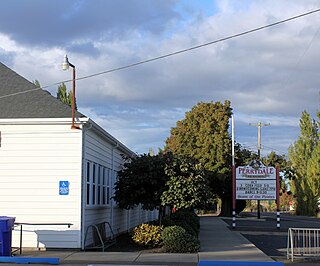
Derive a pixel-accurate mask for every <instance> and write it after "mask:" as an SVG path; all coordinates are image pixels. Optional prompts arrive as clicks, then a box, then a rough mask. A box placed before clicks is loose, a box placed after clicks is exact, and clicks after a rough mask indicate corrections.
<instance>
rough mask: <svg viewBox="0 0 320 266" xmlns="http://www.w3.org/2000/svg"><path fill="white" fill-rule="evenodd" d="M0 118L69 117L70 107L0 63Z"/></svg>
mask: <svg viewBox="0 0 320 266" xmlns="http://www.w3.org/2000/svg"><path fill="white" fill-rule="evenodd" d="M7 95H11V96H9V97H6V96H7ZM76 117H84V115H83V114H81V113H79V112H76ZM0 118H71V107H70V106H68V105H66V104H64V103H62V102H61V101H60V100H58V99H57V98H55V97H53V96H52V95H51V94H50V93H49V92H47V91H45V90H42V89H37V88H36V86H35V85H34V84H33V83H32V82H30V81H28V80H26V79H25V78H23V77H22V76H20V75H18V74H17V73H16V72H14V71H13V70H11V69H10V68H8V67H6V66H5V65H3V64H2V63H0Z"/></svg>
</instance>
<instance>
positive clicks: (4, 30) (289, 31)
mask: <svg viewBox="0 0 320 266" xmlns="http://www.w3.org/2000/svg"><path fill="white" fill-rule="evenodd" d="M319 7H320V4H319V3H318V1H316V0H304V1H292V0H282V1H279V0H269V1H265V0H255V1H249V0H243V1H239V0H217V1H212V0H203V1H196V0H194V1H192V0H188V1H186V0H185V1H182V0H181V1H179V0H163V1H160V0H117V1H116V0H109V1H105V0H69V1H65V0H55V1H49V0H24V1H18V0H2V1H1V10H0V61H1V62H2V63H4V64H5V65H7V66H8V67H10V68H12V69H13V70H15V71H16V72H18V73H19V74H20V75H22V76H24V77H25V78H27V79H28V80H30V81H33V80H39V81H40V83H41V85H42V86H46V85H50V84H54V83H57V82H60V81H63V80H68V79H70V78H71V72H63V71H62V70H61V62H62V60H63V57H64V55H65V54H68V57H69V60H70V62H72V63H73V64H74V65H76V69H77V77H83V76H86V75H91V74H94V73H98V72H102V71H106V70H110V69H113V68H117V67H121V66H124V65H128V64H132V63H135V62H138V61H141V60H145V59H150V58H153V57H157V56H160V55H164V54H167V53H172V52H175V51H178V50H181V49H185V48H188V47H192V46H195V45H199V44H203V43H206V42H210V41H214V40H217V39H220V38H224V37H227V36H229V35H233V34H237V33H240V32H243V31H247V30H250V29H253V28H256V27H260V26H263V25H266V24H269V23H273V22H276V21H279V20H283V19H286V18H288V17H291V16H295V15H298V14H301V13H305V12H308V11H311V10H314V9H317V8H319ZM318 25H320V12H319V13H316V14H313V15H309V16H306V17H303V18H300V19H297V20H294V21H291V22H288V23H286V24H282V25H279V26H275V27H273V28H269V29H265V30H263V31H259V32H255V33H252V34H249V35H245V36H242V37H239V38H236V39H232V40H228V41H225V42H220V43H217V44H214V45H210V46H206V47H204V48H201V49H198V50H193V51H191V52H188V53H183V54H179V55H177V56H174V57H169V58H166V59H163V60H159V61H155V62H151V63H148V64H144V65H140V66H136V67H133V68H128V69H125V70H121V71H117V72H112V73H109V74H105V75H100V76H96V77H93V78H90V79H84V80H79V81H77V84H76V88H77V89H76V90H77V92H76V96H77V104H78V108H79V110H80V111H81V112H82V113H84V114H86V115H87V116H89V117H90V118H92V119H93V120H95V121H96V122H97V123H98V124H99V125H101V126H102V127H103V128H105V129H106V130H107V131H108V132H109V133H111V134H112V135H114V136H115V137H116V138H118V139H119V140H120V141H121V142H122V143H124V144H125V145H127V146H128V147H129V148H130V149H132V150H133V151H135V152H137V153H146V152H148V151H149V148H153V149H154V150H156V151H157V150H158V148H163V146H164V141H165V139H166V138H167V137H168V136H169V134H170V128H172V127H174V126H175V124H176V122H177V121H178V120H180V119H183V118H184V114H185V112H186V111H189V110H190V109H191V108H192V106H194V105H195V104H196V103H197V102H199V101H204V102H209V101H214V102H215V101H224V100H230V101H231V104H232V107H233V110H234V115H235V124H236V129H235V132H236V140H237V141H238V142H239V143H241V144H243V145H244V146H246V147H248V148H251V149H252V150H256V143H257V128H255V127H251V126H249V123H257V122H262V123H270V124H271V126H270V127H265V128H263V129H262V145H263V150H262V154H263V155H265V154H267V153H268V152H270V151H271V150H275V151H276V152H278V153H286V152H287V149H288V146H289V145H290V144H292V143H293V142H294V141H295V140H296V139H297V137H298V135H299V126H298V125H299V118H300V116H301V113H302V111H303V110H307V111H308V112H309V113H311V115H312V116H314V117H315V113H316V111H317V110H318V109H319V78H318V77H319V74H318V73H319V59H320V50H319V49H318V47H319V42H320V33H319V32H320V28H319V26H318ZM67 86H68V87H69V88H70V86H71V84H70V83H68V84H67ZM46 89H47V90H49V91H50V92H51V94H53V95H55V94H56V90H57V85H55V86H49V87H48V88H46Z"/></svg>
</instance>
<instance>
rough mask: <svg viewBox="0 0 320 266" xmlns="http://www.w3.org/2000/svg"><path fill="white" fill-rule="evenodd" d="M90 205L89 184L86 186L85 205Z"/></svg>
mask: <svg viewBox="0 0 320 266" xmlns="http://www.w3.org/2000/svg"><path fill="white" fill-rule="evenodd" d="M89 204H90V184H87V205H89Z"/></svg>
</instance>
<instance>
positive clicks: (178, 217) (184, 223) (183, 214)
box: [163, 210, 200, 238]
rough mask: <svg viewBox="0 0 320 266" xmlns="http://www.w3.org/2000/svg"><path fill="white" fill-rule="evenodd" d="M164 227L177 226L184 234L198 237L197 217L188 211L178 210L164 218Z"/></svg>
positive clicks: (198, 224)
mask: <svg viewBox="0 0 320 266" xmlns="http://www.w3.org/2000/svg"><path fill="white" fill-rule="evenodd" d="M163 225H164V226H173V225H178V226H181V227H182V228H184V229H185V230H186V232H187V233H188V234H190V235H193V236H194V237H196V238H197V237H198V234H199V229H200V220H199V217H198V216H197V215H196V214H195V213H194V212H193V211H190V210H182V211H181V210H180V211H177V212H175V213H172V214H171V215H170V216H169V215H168V216H165V217H164V219H163Z"/></svg>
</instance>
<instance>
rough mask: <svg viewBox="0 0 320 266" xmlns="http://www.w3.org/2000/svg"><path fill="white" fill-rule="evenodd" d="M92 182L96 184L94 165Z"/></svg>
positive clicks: (94, 166) (94, 167)
mask: <svg viewBox="0 0 320 266" xmlns="http://www.w3.org/2000/svg"><path fill="white" fill-rule="evenodd" d="M92 182H93V183H95V182H96V165H95V164H93V173H92Z"/></svg>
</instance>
